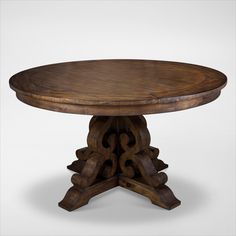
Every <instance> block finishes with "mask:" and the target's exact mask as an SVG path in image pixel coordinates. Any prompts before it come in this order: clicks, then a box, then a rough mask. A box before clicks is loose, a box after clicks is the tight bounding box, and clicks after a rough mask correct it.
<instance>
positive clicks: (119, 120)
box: [59, 116, 180, 211]
mask: <svg viewBox="0 0 236 236" xmlns="http://www.w3.org/2000/svg"><path fill="white" fill-rule="evenodd" d="M87 142H88V147H86V148H81V149H79V150H77V151H76V155H77V158H78V160H76V161H74V162H73V163H72V164H71V165H69V166H68V169H70V170H73V171H75V172H77V174H74V175H73V176H72V183H73V187H71V188H70V189H69V190H68V192H67V194H66V195H65V197H64V199H63V200H62V201H61V202H60V203H59V206H61V207H62V208H65V209H66V210H69V211H72V210H74V209H76V208H79V207H81V206H83V205H85V204H87V203H88V201H89V199H90V198H91V197H93V196H94V195H96V194H99V193H101V192H104V191H106V190H108V189H111V188H113V187H115V186H117V185H119V186H122V187H124V188H127V189H130V190H132V191H135V192H137V193H140V194H142V195H144V196H146V197H148V198H149V199H150V200H151V201H152V203H153V204H156V205H159V206H161V207H163V208H166V209H172V208H174V207H176V206H178V205H180V201H179V200H178V199H177V198H175V196H174V194H173V192H172V191H171V190H170V189H169V188H168V187H167V186H166V185H165V183H166V182H167V175H166V174H165V173H164V172H160V171H161V170H163V169H165V168H167V167H168V165H167V164H165V163H164V162H163V161H161V160H160V159H158V158H157V157H158V155H159V150H158V149H157V148H154V147H151V146H150V134H149V132H148V129H147V125H146V121H145V118H144V117H143V116H127V117H102V116H99V117H98V116H94V117H93V118H92V119H91V121H90V125H89V134H88V138H87Z"/></svg>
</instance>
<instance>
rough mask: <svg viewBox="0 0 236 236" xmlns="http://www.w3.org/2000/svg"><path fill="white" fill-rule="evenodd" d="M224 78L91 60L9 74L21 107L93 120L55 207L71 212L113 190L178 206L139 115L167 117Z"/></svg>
mask: <svg viewBox="0 0 236 236" xmlns="http://www.w3.org/2000/svg"><path fill="white" fill-rule="evenodd" d="M226 81H227V79H226V76H225V75H224V74H223V73H221V72H219V71H217V70H214V69H211V68H207V67H203V66H198V65H192V64H186V63H178V62H166V61H154V60H128V59H126V60H118V59H117V60H92V61H78V62H68V63H59V64H52V65H46V66H41V67H36V68H32V69H29V70H25V71H22V72H20V73H18V74H15V75H14V76H12V77H11V78H10V81H9V83H10V87H11V88H12V89H13V90H14V91H15V92H16V96H17V98H18V99H19V100H21V101H22V102H24V103H26V104H29V105H32V106H35V107H39V108H43V109H48V110H52V111H59V112H67V113H75V114H88V115H93V118H92V119H91V121H90V125H89V134H88V138H87V143H88V146H87V147H84V148H80V149H78V150H77V151H76V156H77V160H75V161H74V162H73V163H72V164H70V165H69V166H68V169H70V170H72V171H74V172H75V173H74V174H73V175H72V178H71V182H72V184H73V186H72V187H71V188H70V189H69V190H68V191H67V193H66V195H65V197H64V198H63V200H62V201H61V202H60V203H59V206H60V207H62V208H64V209H66V210H68V211H73V210H75V209H77V208H79V207H81V206H83V205H85V204H87V203H88V201H89V199H90V198H92V197H93V196H95V195H97V194H99V193H102V192H104V191H107V190H109V189H111V188H113V187H116V186H122V187H124V188H127V189H129V190H131V191H134V192H137V193H139V194H142V195H144V196H146V197H148V198H149V199H150V200H151V202H152V203H153V204H156V205H158V206H160V207H163V208H165V209H169V210H170V209H173V208H175V207H177V206H178V205H180V201H179V200H178V199H177V198H176V197H175V196H174V194H173V192H172V191H171V190H170V188H169V187H168V186H166V183H167V179H168V178H167V175H166V173H164V172H162V170H164V169H165V168H167V167H168V165H167V164H165V163H164V162H163V161H161V160H160V159H159V158H158V155H159V149H157V148H155V147H152V146H150V134H149V131H148V129H147V124H146V120H145V118H144V117H143V115H144V114H154V113H161V112H171V111H178V110H183V109H187V108H191V107H196V106H199V105H203V104H206V103H208V102H211V101H213V100H215V99H216V98H217V97H218V96H219V95H220V93H221V89H222V88H223V87H224V86H225V85H226Z"/></svg>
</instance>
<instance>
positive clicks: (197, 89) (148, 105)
mask: <svg viewBox="0 0 236 236" xmlns="http://www.w3.org/2000/svg"><path fill="white" fill-rule="evenodd" d="M226 81H227V78H226V76H225V75H224V74H223V73H221V72H219V71H217V70H214V69H211V68H207V67H203V66H199V65H193V64H187V63H179V62H169V61H155V60H128V59H115V60H90V61H75V62H66V63H58V64H51V65H45V66H40V67H35V68H32V69H28V70H25V71H22V72H19V73H17V74H15V75H13V76H12V77H11V79H10V87H11V88H12V89H13V90H15V91H16V96H17V98H18V99H20V100H21V101H22V102H25V103H27V104H29V105H32V106H35V107H40V108H44V109H48V110H54V111H60V112H68V113H77V114H90V115H104V116H106V115H107V116H125V115H141V114H153V113H160V112H169V111H177V110H183V109H187V108H191V107H196V106H199V105H202V104H205V103H208V102H211V101H213V100H214V99H216V98H217V97H218V96H219V95H220V91H221V89H222V88H223V87H224V86H225V85H226Z"/></svg>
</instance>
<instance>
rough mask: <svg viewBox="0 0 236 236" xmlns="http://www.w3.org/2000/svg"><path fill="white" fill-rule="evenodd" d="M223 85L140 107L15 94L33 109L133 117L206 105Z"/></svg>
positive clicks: (216, 95)
mask: <svg viewBox="0 0 236 236" xmlns="http://www.w3.org/2000/svg"><path fill="white" fill-rule="evenodd" d="M224 86H225V84H224V85H223V86H221V87H218V88H217V89H214V90H211V91H207V92H203V93H200V94H198V96H196V95H195V96H194V95H188V96H182V97H181V99H180V97H178V99H177V100H169V102H165V103H164V102H162V103H154V104H141V105H117V106H114V105H84V104H70V103H58V102H52V101H48V100H43V99H37V98H35V97H32V96H28V95H25V94H23V93H18V92H16V97H17V98H18V99H19V100H20V101H22V102H23V103H26V104H28V105H31V106H33V107H37V108H42V109H46V110H51V111H56V112H63V113H72V114H82V115H98V116H133V115H145V114H156V113H164V112H173V111H180V110H185V109H189V108H193V107H197V106H201V105H204V104H207V103H209V102H211V101H214V100H215V99H217V97H219V95H220V93H221V89H222V88H223V87H224Z"/></svg>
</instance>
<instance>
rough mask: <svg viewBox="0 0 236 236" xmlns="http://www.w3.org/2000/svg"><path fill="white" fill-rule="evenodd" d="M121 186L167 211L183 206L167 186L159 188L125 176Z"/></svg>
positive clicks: (121, 177)
mask: <svg viewBox="0 0 236 236" xmlns="http://www.w3.org/2000/svg"><path fill="white" fill-rule="evenodd" d="M119 185H120V186H121V187H124V188H126V189H129V190H131V191H134V192H136V193H139V194H141V195H143V196H146V197H147V198H149V199H150V200H151V202H152V203H153V204H155V205H158V206H160V207H162V208H165V209H167V210H171V209H173V208H175V207H177V206H179V205H180V204H181V202H180V201H179V200H178V199H177V198H176V197H175V196H174V194H173V192H172V191H171V190H170V188H169V187H167V186H166V185H161V186H158V187H157V188H154V187H151V186H150V185H147V184H145V182H144V180H143V179H142V178H139V179H138V178H137V179H130V178H128V177H125V176H120V178H119Z"/></svg>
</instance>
